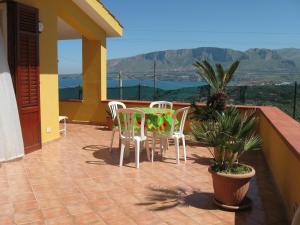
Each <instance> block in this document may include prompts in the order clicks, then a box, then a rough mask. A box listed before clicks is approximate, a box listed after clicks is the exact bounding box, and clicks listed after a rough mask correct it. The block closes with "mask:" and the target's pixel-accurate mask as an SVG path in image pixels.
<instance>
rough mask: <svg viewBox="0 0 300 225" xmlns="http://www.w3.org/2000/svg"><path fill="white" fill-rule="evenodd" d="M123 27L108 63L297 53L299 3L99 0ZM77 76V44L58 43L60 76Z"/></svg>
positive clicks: (291, 0) (299, 43)
mask: <svg viewBox="0 0 300 225" xmlns="http://www.w3.org/2000/svg"><path fill="white" fill-rule="evenodd" d="M102 2H103V3H104V4H105V5H106V7H107V8H109V9H110V11H111V12H112V13H113V14H114V15H115V16H116V17H117V18H118V19H119V20H120V22H121V23H122V25H123V26H124V36H123V37H121V38H110V39H108V41H107V48H108V58H109V59H110V58H119V57H127V56H133V55H137V54H141V53H146V52H151V51H157V50H166V49H180V48H195V47H202V46H209V47H226V48H233V49H238V50H246V49H248V48H287V47H295V48H300V0H251V1H247V0H205V1H204V0H151V1H149V0H102ZM76 72H81V42H80V41H78V40H75V41H63V42H59V73H76Z"/></svg>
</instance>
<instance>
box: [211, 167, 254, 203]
mask: <svg viewBox="0 0 300 225" xmlns="http://www.w3.org/2000/svg"><path fill="white" fill-rule="evenodd" d="M247 166H248V165H247ZM248 167H250V168H251V172H249V173H246V174H225V173H220V172H214V171H213V170H212V168H211V167H209V168H208V171H209V172H210V173H211V175H212V179H213V187H214V192H215V199H216V200H217V201H219V202H221V203H223V204H225V205H228V206H238V205H240V203H241V202H242V201H243V200H244V198H245V197H246V194H247V192H248V190H249V182H250V180H251V178H252V177H253V176H254V175H255V170H254V168H253V167H251V166H248Z"/></svg>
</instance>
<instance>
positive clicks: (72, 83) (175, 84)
mask: <svg viewBox="0 0 300 225" xmlns="http://www.w3.org/2000/svg"><path fill="white" fill-rule="evenodd" d="M139 84H141V85H143V86H149V87H153V80H142V81H139V80H123V87H128V86H136V85H139ZM155 84H156V87H157V88H161V89H164V90H174V89H179V88H185V87H199V86H202V85H205V82H201V81H160V80H157V81H156V83H155ZM81 85H82V79H65V78H64V79H61V78H60V79H59V88H68V87H77V86H81ZM107 87H108V88H114V87H119V81H118V80H107Z"/></svg>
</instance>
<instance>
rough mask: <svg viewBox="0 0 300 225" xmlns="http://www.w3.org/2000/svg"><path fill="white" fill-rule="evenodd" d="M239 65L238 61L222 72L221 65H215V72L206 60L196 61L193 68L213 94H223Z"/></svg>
mask: <svg viewBox="0 0 300 225" xmlns="http://www.w3.org/2000/svg"><path fill="white" fill-rule="evenodd" d="M239 64H240V61H235V62H233V63H232V64H231V65H230V66H229V68H228V69H227V70H224V68H223V66H222V65H221V64H216V71H215V70H214V68H213V67H212V66H211V64H210V63H209V62H208V61H207V60H203V61H199V60H197V61H195V63H194V66H195V67H196V72H197V73H198V74H199V75H200V77H202V78H203V79H204V80H205V81H206V82H207V83H208V85H209V86H210V87H211V88H212V89H213V90H214V91H215V92H224V90H225V88H226V86H227V84H228V83H229V82H230V81H231V80H232V77H233V75H234V73H235V71H236V70H237V68H238V66H239Z"/></svg>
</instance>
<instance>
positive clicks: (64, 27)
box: [57, 17, 82, 40]
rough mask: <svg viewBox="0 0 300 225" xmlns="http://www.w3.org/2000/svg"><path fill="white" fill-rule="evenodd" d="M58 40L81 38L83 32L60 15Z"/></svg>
mask: <svg viewBox="0 0 300 225" xmlns="http://www.w3.org/2000/svg"><path fill="white" fill-rule="evenodd" d="M57 35H58V40H70V39H80V38H82V34H81V33H80V32H78V31H77V30H76V29H75V28H73V27H72V26H71V25H69V24H68V23H67V22H65V21H64V20H63V19H61V18H60V17H58V18H57Z"/></svg>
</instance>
